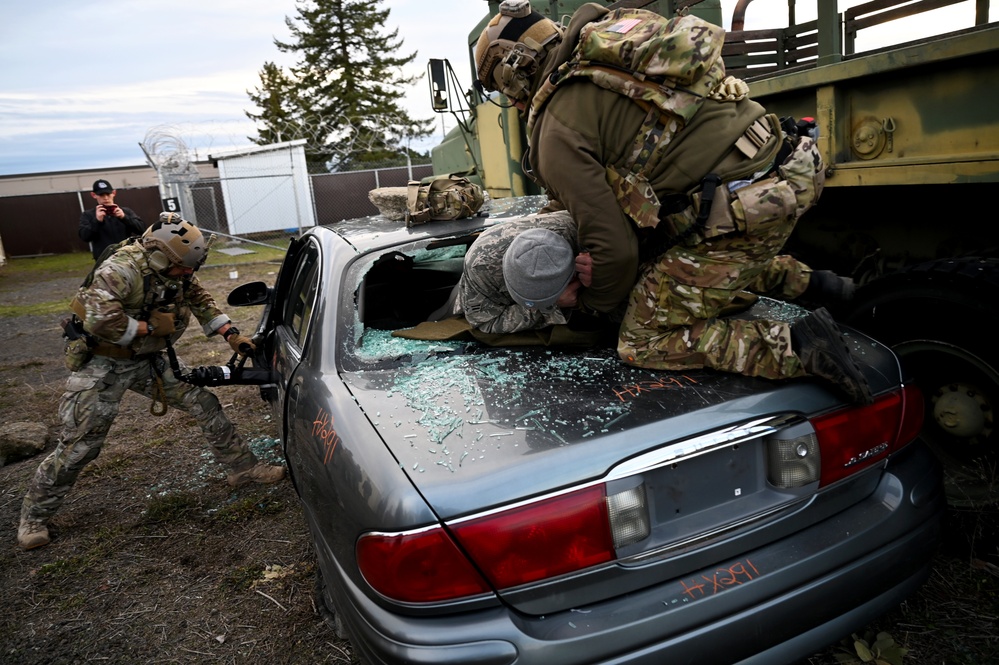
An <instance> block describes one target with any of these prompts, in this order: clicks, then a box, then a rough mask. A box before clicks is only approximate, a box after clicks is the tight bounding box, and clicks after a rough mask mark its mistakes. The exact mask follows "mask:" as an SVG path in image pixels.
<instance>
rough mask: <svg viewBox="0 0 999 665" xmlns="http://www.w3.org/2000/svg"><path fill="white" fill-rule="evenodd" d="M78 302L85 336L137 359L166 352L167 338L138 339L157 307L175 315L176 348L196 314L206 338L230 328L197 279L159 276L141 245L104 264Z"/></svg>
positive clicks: (131, 246)
mask: <svg viewBox="0 0 999 665" xmlns="http://www.w3.org/2000/svg"><path fill="white" fill-rule="evenodd" d="M76 300H77V302H78V303H79V304H80V305H82V307H83V309H84V310H85V316H84V317H82V318H83V328H84V330H86V331H87V332H88V333H90V334H91V335H93V336H94V337H96V338H97V339H98V341H101V342H106V343H109V344H114V345H116V346H120V347H127V348H129V349H131V350H132V351H133V352H135V353H136V354H142V353H152V352H155V351H161V350H162V349H164V348H166V340H167V338H165V337H150V336H143V337H137V336H136V333H137V332H138V329H139V321H140V320H145V319H146V317H147V316H148V313H149V311H151V309H152V308H153V307H168V308H170V309H171V310H172V311H174V312H175V314H176V319H177V323H176V327H177V329H176V332H174V333H173V335H171V336H170V338H169V339H170V341H171V342H173V341H176V340H177V339H179V338H180V336H181V335H183V334H184V331H185V330H186V329H187V325H188V321H189V320H190V317H191V315H192V314H193V315H194V317H195V318H196V319H197V320H198V322H199V323H201V327H202V330H203V331H204V333H205V334H206V335H211V334H214V333H215V331H216V330H218V329H219V328H221V327H222V326H223V325H225V324H226V323H228V322H229V317H228V316H226V315H225V314H223V313H222V311H221V310H220V309H219V308H218V306H217V305H216V303H215V299H214V298H213V297H212V295H211V294H210V293H209V292H208V291H206V290H205V289H204V287H202V286H201V283H200V282H199V281H198V278H197V276H195V275H192V276H190V277H188V278H181V279H172V278H169V277H166V276H164V275H161V274H159V273H157V272H156V271H154V270H153V269H152V268H150V266H149V260H148V257H147V255H146V252H145V250H143V248H142V246H141V244H140V243H137V242H136V243H132V244H129V245H125V246H124V247H122V248H121V249H119V250H118V251H117V252H115V253H114V254H112V255H111V256H110V257H109V258H108V259H107V260H105V261H104V263H103V264H101V265H100V266H99V267H98V268H97V270H96V271H95V273H94V279H93V282H92V283H91V284H90V286H89V287H82V288H80V290H79V292H78V293H77V296H76Z"/></svg>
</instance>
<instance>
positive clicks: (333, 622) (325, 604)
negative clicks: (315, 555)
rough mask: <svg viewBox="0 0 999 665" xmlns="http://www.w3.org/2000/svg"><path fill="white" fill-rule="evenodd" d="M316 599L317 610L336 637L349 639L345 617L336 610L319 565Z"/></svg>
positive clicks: (317, 568) (317, 569)
mask: <svg viewBox="0 0 999 665" xmlns="http://www.w3.org/2000/svg"><path fill="white" fill-rule="evenodd" d="M315 599H316V610H317V611H318V612H319V616H321V617H322V619H323V621H324V622H325V623H326V625H327V626H329V627H330V628H331V629H332V630H333V634H334V635H336V638H337V639H338V640H349V639H350V636H349V635H348V634H347V627H346V626H344V624H343V619H341V618H340V613H339V612H337V611H336V607H335V606H334V604H333V598H332V596H331V594H330V593H329V589H328V587H327V586H326V581H325V580H324V579H323V571H322V570H321V569H320V568H319V567H318V566H317V567H316V589H315Z"/></svg>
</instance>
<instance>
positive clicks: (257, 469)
mask: <svg viewBox="0 0 999 665" xmlns="http://www.w3.org/2000/svg"><path fill="white" fill-rule="evenodd" d="M284 471H285V469H284V467H283V466H281V465H280V464H264V463H263V462H257V463H256V465H254V466H251V467H250V468H249V469H246V470H245V471H233V472H232V473H230V474H229V475H228V476H227V477H226V480H228V481H229V484H230V485H231V486H233V487H239V486H240V485H245V484H247V483H261V484H263V485H266V484H268V483H276V482H277V481H279V480H281V479H282V478H284Z"/></svg>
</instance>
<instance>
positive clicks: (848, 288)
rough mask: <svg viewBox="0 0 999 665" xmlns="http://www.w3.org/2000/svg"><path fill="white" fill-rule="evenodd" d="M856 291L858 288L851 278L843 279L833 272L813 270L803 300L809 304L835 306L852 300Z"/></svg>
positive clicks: (802, 296)
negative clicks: (816, 303)
mask: <svg viewBox="0 0 999 665" xmlns="http://www.w3.org/2000/svg"><path fill="white" fill-rule="evenodd" d="M855 290H856V286H855V285H854V283H853V280H852V279H850V278H849V277H841V276H839V275H837V274H836V273H834V272H833V271H831V270H813V271H812V274H811V276H810V277H809V279H808V287H807V288H806V289H805V292H804V293H802V294H801V298H802V299H803V300H807V301H809V302H818V303H824V304H835V303H841V302H847V301H848V300H852V299H853V292H854V291H855Z"/></svg>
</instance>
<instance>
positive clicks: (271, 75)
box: [245, 62, 304, 145]
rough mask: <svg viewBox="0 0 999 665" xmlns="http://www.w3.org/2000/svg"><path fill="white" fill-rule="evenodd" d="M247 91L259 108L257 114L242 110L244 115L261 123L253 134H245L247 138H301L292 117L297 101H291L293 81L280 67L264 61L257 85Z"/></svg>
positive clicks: (259, 141)
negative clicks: (247, 135)
mask: <svg viewBox="0 0 999 665" xmlns="http://www.w3.org/2000/svg"><path fill="white" fill-rule="evenodd" d="M247 94H248V95H249V96H250V100H251V101H252V102H253V103H254V104H256V105H257V106H258V107H260V109H261V111H260V113H258V114H254V113H250V112H249V111H245V113H246V117H248V118H249V119H250V120H253V121H254V122H257V123H258V124H259V125H263V128H262V129H258V130H257V136H256V137H252V136H251V137H248V138H249V139H250V140H251V141H253V142H254V143H256V144H257V145H269V144H271V143H282V142H284V141H292V140H295V139H299V138H304V136H303V134H304V132H303V129H302V127H301V126H299V123H298V122H297V121H296V120H295V117H296V114H297V112H298V108H299V106H300V105H299V104H296V103H295V88H294V85H292V82H291V80H289V79H288V77H287V76H286V75H285V73H284V72H283V71H282V70H281V68H280V67H278V66H277V65H275V64H274V63H273V62H265V63H264V68H263V69H262V70H261V71H260V87H258V88H256V90H255V91H254V92H252V93H251V92H247Z"/></svg>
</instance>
